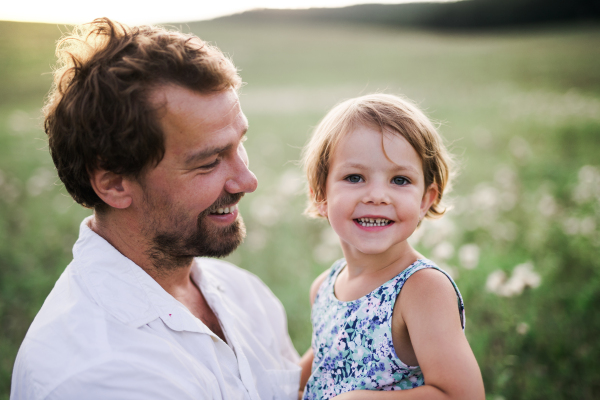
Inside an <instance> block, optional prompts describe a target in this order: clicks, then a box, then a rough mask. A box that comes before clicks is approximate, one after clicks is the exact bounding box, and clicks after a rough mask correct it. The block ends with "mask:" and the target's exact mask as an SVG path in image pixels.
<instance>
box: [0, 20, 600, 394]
mask: <svg viewBox="0 0 600 400" xmlns="http://www.w3.org/2000/svg"><path fill="white" fill-rule="evenodd" d="M177 28H178V29H181V30H183V31H184V32H193V33H195V34H197V35H199V36H200V37H202V38H203V39H205V40H208V41H210V42H212V43H213V44H216V45H218V46H219V47H220V48H221V49H222V50H223V51H225V52H226V53H228V54H230V55H231V57H232V58H233V60H234V62H235V63H236V65H237V66H238V67H239V68H240V69H241V75H242V77H243V79H244V81H245V82H247V85H246V86H245V87H244V88H243V90H242V94H241V100H242V107H243V109H244V110H245V112H246V115H247V116H248V119H249V121H250V131H249V133H248V136H249V140H248V141H247V143H246V144H247V150H248V153H249V156H250V160H251V164H250V166H251V169H252V170H253V171H254V172H255V173H256V175H257V177H258V179H259V188H258V190H257V191H256V192H255V193H254V194H251V195H248V196H247V197H246V198H245V199H244V200H243V201H242V203H241V211H242V214H243V215H244V217H245V221H246V224H247V226H248V238H247V240H246V242H245V243H244V244H243V245H242V246H241V247H240V249H239V250H238V251H236V252H235V253H234V254H233V255H232V256H230V260H231V261H232V262H234V263H236V264H238V265H240V266H242V267H244V268H246V269H248V270H250V271H252V272H254V273H255V274H257V275H258V276H260V277H261V278H262V279H263V280H264V281H265V282H266V283H267V284H268V285H269V287H271V289H272V290H273V291H274V293H275V294H276V295H277V296H278V297H279V298H280V299H281V301H282V303H283V304H284V306H285V308H286V310H287V313H288V320H289V330H290V335H291V337H292V340H293V341H294V344H295V346H296V348H297V349H298V351H299V352H301V353H302V352H303V351H304V350H305V349H306V348H307V347H308V346H309V345H310V334H311V333H310V308H309V303H308V288H309V286H310V283H311V282H312V280H313V279H314V278H315V277H316V276H317V275H318V274H319V273H320V272H321V271H323V270H324V269H325V268H327V267H328V266H329V265H330V263H331V262H332V261H333V260H334V259H335V258H336V257H339V256H340V254H341V253H340V251H339V249H338V246H337V245H336V243H335V237H334V236H333V235H332V233H331V231H330V229H329V227H328V226H327V224H326V223H323V222H319V221H312V220H308V219H306V218H305V217H303V216H302V215H301V214H302V210H303V207H304V203H305V198H304V183H303V182H304V181H303V178H302V174H301V171H300V169H299V167H298V166H297V164H296V162H295V161H297V160H298V159H299V154H300V149H301V147H302V146H303V145H304V143H305V142H306V140H307V138H308V136H309V134H310V132H311V129H312V127H314V126H315V125H316V124H317V123H318V121H319V119H320V118H322V116H323V115H324V114H325V113H326V112H327V110H328V109H329V108H331V107H332V106H333V105H334V104H336V103H337V102H339V101H340V100H342V99H344V98H348V97H353V96H357V95H361V94H366V93H370V92H374V91H385V92H388V93H394V94H403V95H406V96H407V97H409V98H411V99H413V100H414V101H416V102H417V103H418V104H419V105H420V106H421V108H423V109H424V110H425V111H426V113H427V114H428V115H429V116H430V117H431V118H432V119H434V120H435V121H438V122H439V123H440V131H441V132H442V134H443V135H444V136H445V138H446V139H447V142H448V143H449V145H450V148H451V149H452V151H453V152H454V154H456V155H457V158H458V160H459V162H460V164H461V173H460V175H459V176H458V178H457V179H456V180H455V185H454V191H453V192H452V194H451V198H452V202H453V203H454V208H453V210H451V211H450V212H449V213H448V214H447V216H445V217H444V218H443V219H441V220H439V221H436V222H434V223H426V224H424V226H423V228H422V229H421V230H420V231H419V232H418V233H417V234H416V235H415V237H414V238H413V240H414V242H415V244H416V246H417V247H418V249H419V250H420V251H421V252H423V253H424V254H425V255H426V256H429V257H431V258H432V259H434V260H435V261H437V262H438V263H440V264H442V265H444V266H446V268H448V269H449V270H450V271H451V272H452V273H453V275H454V276H455V277H456V281H457V284H458V285H459V287H460V289H461V292H462V293H463V296H464V298H465V302H466V310H467V330H466V332H467V336H468V338H469V341H470V343H471V346H472V347H473V350H474V352H475V355H476V357H477V360H478V362H479V365H480V367H481V369H482V373H483V376H484V381H485V385H486V392H487V394H488V398H489V399H495V400H499V399H542V398H544V399H563V398H565V397H567V396H568V397H569V398H571V397H572V398H579V399H593V398H598V396H600V384H599V383H598V380H597V376H598V374H599V373H600V361H599V360H600V345H599V344H598V341H597V339H596V336H597V333H598V332H600V317H599V316H598V313H597V312H596V309H595V306H597V304H600V298H599V297H600V294H599V293H600V262H599V261H598V258H597V255H598V253H599V248H600V236H599V234H598V229H597V227H598V226H599V225H600V162H599V161H598V154H600V134H599V132H600V47H599V46H598V45H597V44H598V43H599V40H600V29H599V28H598V27H594V26H562V27H548V28H544V29H537V30H522V31H496V32H487V33H479V34H466V33H456V32H455V33H441V32H428V31H407V30H398V29H390V28H382V27H368V26H364V25H359V26H352V25H336V26H324V25H318V24H312V25H311V24H305V25H302V24H286V25H283V24H277V23H272V24H265V23H261V24H252V23H243V24H232V23H228V22H227V21H226V20H221V21H219V22H204V23H190V24H184V25H178V26H177ZM61 29H62V30H63V31H65V30H67V29H66V28H59V27H56V26H53V25H42V24H24V23H9V22H0V60H1V61H0V93H2V96H0V97H1V98H0V171H1V172H0V226H1V227H2V229H0V238H1V239H2V240H0V321H1V323H0V333H1V334H0V398H7V397H8V393H9V390H10V389H9V388H10V374H11V370H12V365H13V362H14V357H15V355H16V352H17V350H18V346H19V345H20V342H21V340H22V338H23V336H24V335H25V333H26V330H27V328H28V326H29V324H30V322H31V320H32V319H33V317H34V316H35V314H36V313H37V311H38V310H39V308H40V306H41V304H42V302H43V301H44V299H45V297H46V295H47V294H48V293H49V291H50V290H51V288H52V286H53V284H54V282H55V280H56V279H57V277H58V276H59V275H60V273H61V272H62V271H63V270H64V268H65V266H66V265H67V264H68V262H69V261H70V259H71V257H72V256H71V253H70V249H71V246H72V244H73V243H74V241H75V240H76V235H77V230H78V225H79V222H80V221H81V219H82V218H83V217H84V216H85V215H88V214H89V211H87V210H85V209H82V208H81V207H79V206H77V205H76V204H73V202H72V201H71V200H70V199H69V198H68V197H67V196H66V195H65V192H64V189H63V188H61V186H60V185H59V184H58V183H57V178H56V176H55V173H54V170H53V166H52V162H51V160H50V157H49V155H48V152H47V146H46V143H45V138H44V133H43V130H42V129H41V120H40V111H39V109H40V107H41V106H42V103H43V98H44V96H45V94H46V93H47V90H48V88H49V87H50V82H51V76H50V75H49V74H48V72H50V71H51V65H52V63H53V61H54V60H53V47H54V42H55V41H56V40H57V39H58V37H60V34H61ZM467 244H470V245H475V246H476V248H477V249H479V257H478V262H477V265H476V267H475V268H473V269H467V268H464V267H463V265H465V262H464V260H463V261H461V257H460V254H461V249H464V247H463V246H465V245H467ZM471 248H473V247H471ZM526 262H531V264H532V265H533V271H534V274H536V275H537V276H539V277H540V278H541V283H540V285H539V286H537V287H534V288H532V287H526V288H525V289H524V290H523V291H522V292H521V293H518V294H514V295H512V296H509V297H505V296H500V295H497V294H495V293H493V292H490V291H489V290H488V289H486V283H487V282H488V277H489V276H490V274H492V273H493V272H494V271H497V270H502V271H505V273H506V275H507V276H509V277H510V276H511V274H513V271H514V267H515V266H516V265H518V264H523V263H526Z"/></svg>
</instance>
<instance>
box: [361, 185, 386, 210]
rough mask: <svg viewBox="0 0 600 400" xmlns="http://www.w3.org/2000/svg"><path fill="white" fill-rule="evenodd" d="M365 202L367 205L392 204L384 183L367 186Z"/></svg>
mask: <svg viewBox="0 0 600 400" xmlns="http://www.w3.org/2000/svg"><path fill="white" fill-rule="evenodd" d="M365 189H366V192H365V196H364V198H363V202H364V203H366V204H375V205H378V204H390V201H391V200H390V196H389V193H388V187H387V185H386V184H384V183H377V182H374V183H371V184H370V185H369V186H367V187H366V188H365Z"/></svg>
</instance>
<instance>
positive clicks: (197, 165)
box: [138, 86, 257, 269]
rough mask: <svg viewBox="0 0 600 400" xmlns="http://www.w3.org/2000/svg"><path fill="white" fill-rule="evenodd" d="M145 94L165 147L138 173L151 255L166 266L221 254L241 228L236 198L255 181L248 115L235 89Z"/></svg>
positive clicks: (242, 233) (253, 186)
mask: <svg viewBox="0 0 600 400" xmlns="http://www.w3.org/2000/svg"><path fill="white" fill-rule="evenodd" d="M150 99H151V102H152V103H153V104H154V105H155V106H157V107H159V108H158V113H159V117H160V119H159V123H160V124H161V127H162V129H163V132H164V135H165V155H164V157H163V159H162V160H161V162H160V163H159V164H158V165H157V166H156V167H155V168H153V169H150V170H149V171H148V172H147V173H146V174H145V175H144V177H143V178H141V179H140V195H141V196H140V200H138V204H139V212H140V220H141V223H142V226H143V234H144V236H145V237H146V238H147V239H148V240H149V242H150V250H149V254H148V255H149V256H151V257H152V258H153V260H154V264H155V266H156V267H159V268H160V267H162V268H163V269H164V268H168V267H169V265H172V266H174V267H175V266H177V265H179V264H181V262H185V260H186V259H189V258H190V257H196V256H211V257H223V256H226V255H227V254H229V253H231V252H232V251H233V250H234V249H235V248H236V247H237V246H238V245H239V244H240V243H241V241H242V239H243V238H244V236H245V227H244V224H243V221H242V217H241V216H240V215H239V213H238V209H237V203H238V201H239V200H240V198H241V197H242V196H243V194H244V193H248V192H253V191H254V190H255V189H256V185H257V181H256V177H255V176H254V174H253V173H252V172H250V170H249V169H248V156H247V154H246V150H245V149H244V146H243V144H242V142H243V139H244V138H245V136H244V134H245V133H246V130H247V129H248V121H247V120H246V117H245V116H244V114H243V113H242V110H241V108H240V104H239V101H238V97H237V94H236V93H235V91H234V90H225V91H222V92H217V93H214V94H198V93H196V92H193V91H191V90H188V89H184V88H182V87H179V86H163V87H160V88H158V89H156V90H155V91H154V92H153V93H152V94H151V97H150ZM161 106H162V107H161Z"/></svg>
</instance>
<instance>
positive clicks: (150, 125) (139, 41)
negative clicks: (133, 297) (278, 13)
mask: <svg viewBox="0 0 600 400" xmlns="http://www.w3.org/2000/svg"><path fill="white" fill-rule="evenodd" d="M56 54H57V57H58V64H57V68H56V70H55V72H54V84H53V86H52V89H51V91H50V94H49V96H48V99H47V102H46V105H45V107H44V114H45V122H44V128H45V130H46V134H47V135H48V140H49V147H50V153H51V155H52V159H53V160H54V164H55V166H56V169H57V171H58V176H59V178H60V179H61V181H62V182H63V183H64V185H65V187H66V189H67V191H68V192H69V193H70V194H71V196H72V197H73V199H75V201H76V202H78V203H79V204H82V205H83V206H85V207H89V208H94V209H96V210H98V211H100V210H104V209H106V208H107V207H108V206H107V205H106V204H105V203H104V202H103V201H102V200H101V199H100V198H99V197H98V196H97V195H96V193H95V192H94V190H93V188H92V186H91V184H90V175H89V174H90V172H91V171H94V170H96V169H103V170H107V171H111V172H114V173H116V174H120V175H124V176H131V177H135V178H137V177H139V176H140V174H141V173H142V171H143V170H144V168H146V167H147V166H149V165H156V164H158V163H159V162H160V160H161V159H162V157H163V156H164V152H165V147H164V135H163V132H162V131H161V128H160V126H159V123H158V116H157V110H156V109H155V107H154V108H153V105H152V104H151V103H150V101H149V94H150V91H152V90H153V89H156V88H157V87H160V86H161V85H168V84H174V85H179V86H181V87H184V88H187V89H190V90H194V91H196V92H198V93H203V94H204V93H206V94H208V93H213V92H218V91H222V90H226V89H229V88H233V89H236V90H237V89H238V88H239V87H240V86H241V79H240V77H239V75H238V73H237V70H236V68H235V66H234V65H233V63H232V62H231V61H230V60H229V59H228V58H227V57H225V56H224V55H223V53H222V52H221V51H220V50H219V49H218V48H216V47H213V46H210V45H208V44H207V43H206V42H204V41H202V40H201V39H199V38H198V37H196V36H194V35H191V34H183V33H180V32H176V31H168V30H166V29H164V28H160V27H154V26H139V27H128V26H126V25H123V24H120V23H117V22H114V21H111V20H109V19H108V18H100V19H96V20H94V21H93V22H91V23H89V24H84V25H81V26H78V27H76V28H75V29H74V31H73V32H72V33H71V34H70V35H69V36H67V37H64V38H63V39H61V40H60V41H59V43H58V45H57V49H56Z"/></svg>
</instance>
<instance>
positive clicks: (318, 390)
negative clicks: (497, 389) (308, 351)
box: [303, 259, 465, 400]
mask: <svg viewBox="0 0 600 400" xmlns="http://www.w3.org/2000/svg"><path fill="white" fill-rule="evenodd" d="M345 266H346V260H344V259H341V260H338V261H336V262H335V263H334V264H333V266H332V267H331V272H330V274H329V276H328V277H327V278H326V279H325V281H324V282H323V284H322V285H321V287H320V288H319V291H318V293H317V297H316V298H315V302H314V304H313V308H312V317H311V319H312V325H313V337H312V348H313V351H314V361H313V364H312V375H311V376H310V379H309V380H308V383H307V385H306V389H305V390H304V396H303V399H304V400H326V399H329V398H331V397H334V396H337V395H339V394H341V393H345V392H349V391H351V390H403V389H412V388H415V387H418V386H422V385H423V384H424V380H423V373H422V372H421V368H420V367H419V366H408V365H406V364H404V363H403V362H402V361H400V359H399V358H398V356H397V355H396V351H395V349H394V344H393V342H392V324H391V322H392V311H393V307H394V304H395V302H396V298H397V297H398V294H399V293H400V290H401V289H402V286H403V285H404V282H406V280H407V279H408V278H409V277H410V276H411V275H412V274H414V273H415V272H417V271H419V270H421V269H424V268H434V269H437V270H439V271H441V272H442V273H444V274H445V275H446V276H447V277H448V279H450V282H452V285H453V286H454V289H455V290H456V296H457V299H458V311H459V313H460V318H461V323H462V327H463V330H464V328H465V322H464V321H465V315H464V310H465V308H464V304H463V300H462V297H461V295H460V292H459V291H458V288H457V287H456V284H455V283H454V281H453V280H452V278H450V276H449V275H448V274H447V273H446V272H444V271H443V270H441V269H440V268H438V267H437V266H436V265H435V264H434V263H433V262H432V261H430V260H427V259H420V260H417V261H416V262H415V263H414V264H412V265H410V266H409V267H408V268H406V269H405V270H404V271H402V272H401V273H400V274H398V275H397V276H396V277H394V278H392V279H391V280H389V281H388V282H386V283H384V284H383V285H382V286H380V287H379V288H377V289H375V290H374V291H372V292H371V293H369V294H367V295H366V296H363V297H361V298H360V299H357V300H354V301H347V302H344V301H339V300H338V299H337V298H336V297H335V294H334V289H333V285H334V282H335V280H336V278H337V276H338V274H339V273H340V271H341V270H342V269H343V268H344V267H345Z"/></svg>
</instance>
